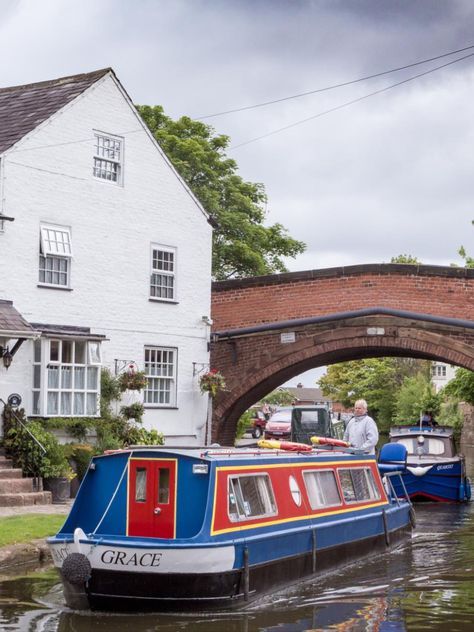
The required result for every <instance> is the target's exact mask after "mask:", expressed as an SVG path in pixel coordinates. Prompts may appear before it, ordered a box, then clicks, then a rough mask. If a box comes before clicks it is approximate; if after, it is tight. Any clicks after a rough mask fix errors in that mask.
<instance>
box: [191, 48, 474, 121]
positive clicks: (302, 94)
mask: <svg viewBox="0 0 474 632" xmlns="http://www.w3.org/2000/svg"><path fill="white" fill-rule="evenodd" d="M472 48H474V44H473V45H472V46H465V47H464V48H459V49H458V50H453V51H451V52H450V53H443V54H442V55H437V56H436V57H430V58H429V59H423V60H421V61H416V62H414V63H413V64H407V65H406V66H399V67H398V68H392V69H391V70H384V71H383V72H377V73H375V74H373V75H367V76H366V77H359V79H352V80H351V81H344V82H342V83H336V84H334V85H331V86H326V87H325V88H318V89H316V90H309V91H308V92H300V93H299V94H293V95H291V96H288V97H282V98H280V99H273V100H272V101H263V102H262V103H255V104H254V105H245V106H243V107H239V108H234V109H232V110H224V111H223V112H215V113H214V114H206V115H205V116H198V117H196V118H195V120H196V121H202V120H204V119H208V118H213V117H215V116H224V115H225V114H233V113H234V112H244V111H245V110H253V109H255V108H262V107H265V106H266V105H273V104H274V103H281V102H283V101H289V100H291V99H299V98H300V97H306V96H308V95H310V94H317V93H319V92H327V91H328V90H335V89H336V88H343V87H345V86H351V85H353V84H355V83H360V82H361V81H367V80H369V79H375V78H376V77H383V76H384V75H388V74H390V73H392V72H399V71H400V70H406V69H407V68H413V67H414V66H420V65H422V64H427V63H429V62H431V61H436V60H437V59H442V58H443V57H449V56H450V55H456V54H457V53H463V52H464V51H466V50H471V49H472Z"/></svg>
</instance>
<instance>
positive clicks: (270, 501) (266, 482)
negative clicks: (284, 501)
mask: <svg viewBox="0 0 474 632" xmlns="http://www.w3.org/2000/svg"><path fill="white" fill-rule="evenodd" d="M228 493H229V503H228V511H229V518H230V519H231V520H232V521H233V522H235V521H237V520H245V519H249V518H259V517H262V516H274V515H275V514H276V503H275V497H274V495H273V489H272V484H271V482H270V477H269V476H268V474H250V475H248V476H231V477H229V490H228Z"/></svg>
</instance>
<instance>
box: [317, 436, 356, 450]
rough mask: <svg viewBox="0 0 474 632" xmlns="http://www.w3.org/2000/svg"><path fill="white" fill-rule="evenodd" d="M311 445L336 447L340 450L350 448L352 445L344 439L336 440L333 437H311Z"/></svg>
mask: <svg viewBox="0 0 474 632" xmlns="http://www.w3.org/2000/svg"><path fill="white" fill-rule="evenodd" d="M311 443H312V444H314V445H334V446H338V447H340V448H350V446H351V444H350V443H349V442H348V441H342V439H334V438H333V437H311Z"/></svg>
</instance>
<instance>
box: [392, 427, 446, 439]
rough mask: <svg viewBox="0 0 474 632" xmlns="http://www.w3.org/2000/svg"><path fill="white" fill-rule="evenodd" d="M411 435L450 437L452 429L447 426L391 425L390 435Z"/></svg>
mask: <svg viewBox="0 0 474 632" xmlns="http://www.w3.org/2000/svg"><path fill="white" fill-rule="evenodd" d="M413 435H427V436H435V437H452V436H453V429H452V428H449V427H448V426H434V427H430V426H420V425H416V426H415V425H413V426H393V427H392V428H390V437H402V436H403V437H411V436H413Z"/></svg>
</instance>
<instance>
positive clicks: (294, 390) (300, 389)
mask: <svg viewBox="0 0 474 632" xmlns="http://www.w3.org/2000/svg"><path fill="white" fill-rule="evenodd" d="M280 388H282V389H283V390H285V391H288V392H289V393H291V395H293V397H294V398H295V399H296V400H311V401H313V402H330V401H331V398H330V397H325V396H324V395H323V393H322V391H321V389H320V388H310V387H306V386H282V387H280Z"/></svg>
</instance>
